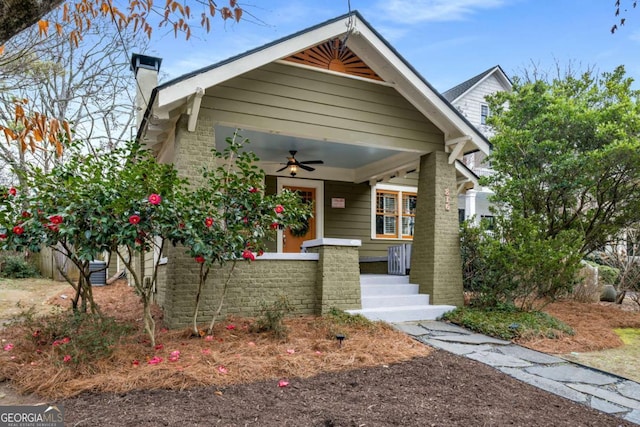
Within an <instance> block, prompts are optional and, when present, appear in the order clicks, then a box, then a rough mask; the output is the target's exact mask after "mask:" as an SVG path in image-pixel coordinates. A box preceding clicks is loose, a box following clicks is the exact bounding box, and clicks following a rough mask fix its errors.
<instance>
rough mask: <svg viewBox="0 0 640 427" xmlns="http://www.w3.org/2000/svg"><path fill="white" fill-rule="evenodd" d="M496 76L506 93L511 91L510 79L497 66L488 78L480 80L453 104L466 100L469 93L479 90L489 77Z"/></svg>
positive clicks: (452, 102) (488, 74)
mask: <svg viewBox="0 0 640 427" xmlns="http://www.w3.org/2000/svg"><path fill="white" fill-rule="evenodd" d="M493 75H495V76H496V79H497V80H498V81H499V82H500V84H501V85H502V87H503V88H504V90H505V91H511V87H512V84H511V81H510V80H509V78H508V77H507V76H506V75H505V74H504V73H503V72H502V70H501V69H500V67H498V66H496V67H493V70H491V72H490V73H487V75H486V76H484V77H483V78H481V79H480V80H478V81H477V82H476V84H474V85H473V86H471V87H470V88H469V89H467V90H465V91H464V92H462V93H461V94H460V95H458V97H457V98H456V99H454V100H453V101H451V104H455V103H456V102H458V101H460V99H462V98H464V97H465V96H466V95H467V94H468V93H469V92H471V91H473V90H474V89H475V88H477V87H478V86H480V85H481V84H482V83H484V82H485V81H486V80H487V79H488V78H489V77H491V76H493Z"/></svg>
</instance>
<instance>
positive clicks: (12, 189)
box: [9, 187, 18, 196]
mask: <svg viewBox="0 0 640 427" xmlns="http://www.w3.org/2000/svg"><path fill="white" fill-rule="evenodd" d="M9 194H11V195H12V196H15V195H16V194H18V190H16V189H15V188H13V187H11V188H10V189H9Z"/></svg>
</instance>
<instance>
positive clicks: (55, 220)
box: [49, 215, 64, 224]
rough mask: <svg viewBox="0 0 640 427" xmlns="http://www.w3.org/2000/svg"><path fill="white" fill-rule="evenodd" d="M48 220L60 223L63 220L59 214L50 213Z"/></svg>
mask: <svg viewBox="0 0 640 427" xmlns="http://www.w3.org/2000/svg"><path fill="white" fill-rule="evenodd" d="M49 221H51V223H52V224H62V222H63V221H64V220H63V218H62V217H61V216H60V215H51V216H50V217H49Z"/></svg>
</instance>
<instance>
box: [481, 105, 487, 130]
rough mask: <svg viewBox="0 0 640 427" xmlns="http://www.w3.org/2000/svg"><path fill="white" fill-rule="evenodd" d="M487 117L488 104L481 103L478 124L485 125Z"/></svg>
mask: <svg viewBox="0 0 640 427" xmlns="http://www.w3.org/2000/svg"><path fill="white" fill-rule="evenodd" d="M488 118H489V106H488V105H486V104H482V105H481V106H480V124H483V125H486V124H487V119H488Z"/></svg>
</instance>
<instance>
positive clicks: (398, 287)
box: [360, 283, 418, 298]
mask: <svg viewBox="0 0 640 427" xmlns="http://www.w3.org/2000/svg"><path fill="white" fill-rule="evenodd" d="M360 294H361V295H362V297H363V298H364V297H377V296H383V295H417V294H418V285H414V284H411V283H402V284H392V285H383V284H373V285H370V284H366V285H360Z"/></svg>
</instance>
